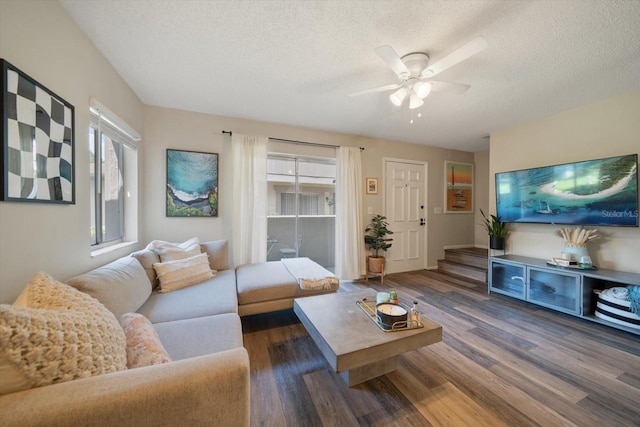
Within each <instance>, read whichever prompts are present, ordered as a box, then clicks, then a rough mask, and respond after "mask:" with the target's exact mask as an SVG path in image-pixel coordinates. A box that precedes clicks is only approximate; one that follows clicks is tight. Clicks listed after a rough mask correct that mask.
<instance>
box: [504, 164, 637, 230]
mask: <svg viewBox="0 0 640 427" xmlns="http://www.w3.org/2000/svg"><path fill="white" fill-rule="evenodd" d="M496 207H497V215H498V216H500V218H501V219H502V221H505V222H528V223H544V224H576V225H591V226H593V225H611V226H629V227H637V226H638V155H637V154H631V155H627V156H618V157H609V158H606V159H598V160H588V161H584V162H576V163H566V164H562V165H555V166H545V167H541V168H533V169H524V170H518V171H512V172H500V173H496Z"/></svg>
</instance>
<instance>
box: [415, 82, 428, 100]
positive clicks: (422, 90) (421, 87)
mask: <svg viewBox="0 0 640 427" xmlns="http://www.w3.org/2000/svg"><path fill="white" fill-rule="evenodd" d="M413 90H414V91H415V93H416V95H418V97H419V98H420V99H425V98H426V97H427V96H429V94H430V93H431V83H429V82H417V83H416V84H414V85H413Z"/></svg>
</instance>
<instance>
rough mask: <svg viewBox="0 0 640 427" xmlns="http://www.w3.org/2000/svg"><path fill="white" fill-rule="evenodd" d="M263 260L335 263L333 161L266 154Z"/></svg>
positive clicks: (334, 166) (331, 265)
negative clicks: (265, 236)
mask: <svg viewBox="0 0 640 427" xmlns="http://www.w3.org/2000/svg"><path fill="white" fill-rule="evenodd" d="M267 181H268V195H267V200H268V215H267V218H268V222H267V233H268V236H267V245H268V247H267V251H268V253H267V261H275V260H279V259H282V258H292V257H307V258H310V259H312V260H314V261H316V262H317V263H318V264H320V265H322V266H323V267H325V268H328V269H332V268H333V266H334V264H335V237H334V236H335V205H334V200H335V188H336V165H335V159H334V158H324V157H304V156H293V155H292V156H288V155H282V154H278V155H276V154H272V155H269V157H268V159H267Z"/></svg>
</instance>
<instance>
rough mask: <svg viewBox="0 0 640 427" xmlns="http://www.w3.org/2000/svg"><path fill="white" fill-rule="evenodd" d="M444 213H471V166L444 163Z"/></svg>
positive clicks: (468, 164) (458, 163)
mask: <svg viewBox="0 0 640 427" xmlns="http://www.w3.org/2000/svg"><path fill="white" fill-rule="evenodd" d="M444 173H445V177H444V178H445V180H444V181H445V188H444V212H445V213H473V165H472V164H470V163H460V162H449V161H445V162H444Z"/></svg>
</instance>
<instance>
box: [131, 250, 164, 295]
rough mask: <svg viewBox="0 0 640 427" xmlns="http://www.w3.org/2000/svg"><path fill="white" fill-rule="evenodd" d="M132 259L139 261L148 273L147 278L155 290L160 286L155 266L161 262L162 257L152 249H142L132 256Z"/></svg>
mask: <svg viewBox="0 0 640 427" xmlns="http://www.w3.org/2000/svg"><path fill="white" fill-rule="evenodd" d="M131 256H132V257H134V258H135V259H137V260H138V262H139V263H140V265H142V268H144V271H145V272H146V273H147V277H148V278H149V281H150V282H151V285H152V287H153V288H154V289H155V287H156V286H158V285H159V284H160V281H158V276H157V275H156V270H154V268H153V264H155V263H157V262H160V256H159V255H158V254H157V253H156V252H155V251H152V250H150V249H142V250H141V251H137V252H134V253H132V254H131Z"/></svg>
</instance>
